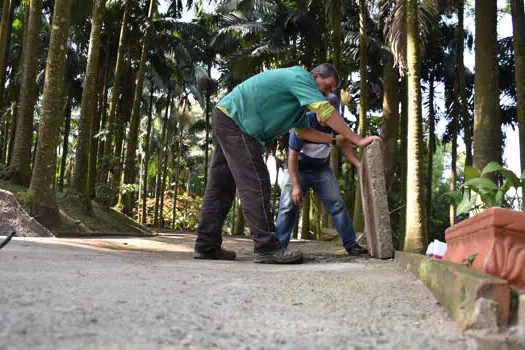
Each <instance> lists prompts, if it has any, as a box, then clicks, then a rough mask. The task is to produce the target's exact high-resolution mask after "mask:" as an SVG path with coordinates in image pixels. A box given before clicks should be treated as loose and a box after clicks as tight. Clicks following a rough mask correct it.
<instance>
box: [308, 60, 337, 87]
mask: <svg viewBox="0 0 525 350" xmlns="http://www.w3.org/2000/svg"><path fill="white" fill-rule="evenodd" d="M310 73H312V74H314V73H319V75H320V76H321V78H323V79H326V78H330V77H334V79H335V84H336V85H337V87H339V84H340V83H341V77H340V76H339V73H338V72H337V69H335V67H334V66H332V65H331V64H330V63H323V64H320V65H318V66H317V67H315V68H314V69H312V70H311V71H310Z"/></svg>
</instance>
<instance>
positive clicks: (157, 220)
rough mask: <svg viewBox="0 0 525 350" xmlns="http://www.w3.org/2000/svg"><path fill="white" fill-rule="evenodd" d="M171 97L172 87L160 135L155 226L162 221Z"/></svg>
mask: <svg viewBox="0 0 525 350" xmlns="http://www.w3.org/2000/svg"><path fill="white" fill-rule="evenodd" d="M170 99H171V89H170V90H169V91H168V96H167V98H166V109H165V111H164V120H163V122H162V131H161V136H160V148H159V150H158V154H157V179H156V181H155V188H156V191H155V219H154V223H155V226H156V227H158V226H159V223H160V221H161V219H160V217H161V216H162V212H161V213H159V208H160V204H161V202H162V200H161V196H162V193H163V192H164V190H163V188H162V186H163V184H162V179H163V176H162V174H163V170H162V159H163V158H164V153H165V152H164V146H165V143H166V131H167V130H168V118H169V114H168V113H169V110H170V103H169V101H170Z"/></svg>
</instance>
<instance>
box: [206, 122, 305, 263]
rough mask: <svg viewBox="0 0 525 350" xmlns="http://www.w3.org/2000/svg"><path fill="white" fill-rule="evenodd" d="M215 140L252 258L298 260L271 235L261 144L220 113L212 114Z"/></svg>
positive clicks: (299, 257) (267, 176)
mask: <svg viewBox="0 0 525 350" xmlns="http://www.w3.org/2000/svg"><path fill="white" fill-rule="evenodd" d="M214 123H217V128H216V129H214V130H217V141H218V142H219V144H220V147H221V149H222V151H223V153H224V156H225V158H226V161H227V162H228V166H229V168H230V171H231V173H232V175H233V178H234V179H235V183H236V185H237V190H238V193H239V198H240V199H241V206H242V211H243V214H244V217H245V218H246V220H247V221H248V226H249V227H250V231H251V233H252V238H253V241H254V252H255V254H254V261H255V262H259V263H291V262H297V261H300V260H302V254H298V253H294V252H285V251H284V249H283V248H282V247H281V244H280V243H279V240H278V239H277V236H276V235H275V224H274V222H273V217H272V215H271V213H270V196H271V183H270V174H269V173H268V168H267V167H266V164H264V161H263V155H262V151H261V145H260V144H259V143H258V142H257V141H256V140H255V139H254V138H252V137H250V136H249V135H247V134H245V133H244V132H243V131H242V130H241V129H240V128H239V127H238V126H237V125H236V124H235V123H234V122H233V120H232V119H231V118H229V117H228V116H227V115H225V114H224V113H222V112H218V113H216V114H215V116H214Z"/></svg>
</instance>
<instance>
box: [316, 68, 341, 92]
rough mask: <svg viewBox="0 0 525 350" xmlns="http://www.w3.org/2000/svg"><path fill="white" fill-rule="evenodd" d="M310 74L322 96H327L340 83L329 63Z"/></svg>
mask: <svg viewBox="0 0 525 350" xmlns="http://www.w3.org/2000/svg"><path fill="white" fill-rule="evenodd" d="M310 73H312V75H313V76H314V79H315V82H316V83H317V88H318V89H319V91H321V93H322V94H323V95H324V96H328V94H329V93H330V92H332V91H334V90H335V89H336V88H337V87H338V86H339V82H340V81H341V78H340V77H339V73H338V72H337V70H336V69H335V68H334V66H332V65H331V64H330V63H323V64H320V65H318V66H317V67H315V68H314V69H313V70H312V71H311V72H310Z"/></svg>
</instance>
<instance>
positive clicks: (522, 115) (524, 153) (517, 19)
mask: <svg viewBox="0 0 525 350" xmlns="http://www.w3.org/2000/svg"><path fill="white" fill-rule="evenodd" d="M510 4H511V11H512V27H513V30H514V62H515V73H514V74H515V76H516V96H517V105H518V125H519V133H520V155H521V156H520V161H521V172H522V173H523V172H524V171H525V15H524V8H523V0H511V2H510ZM522 209H523V208H522Z"/></svg>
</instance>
